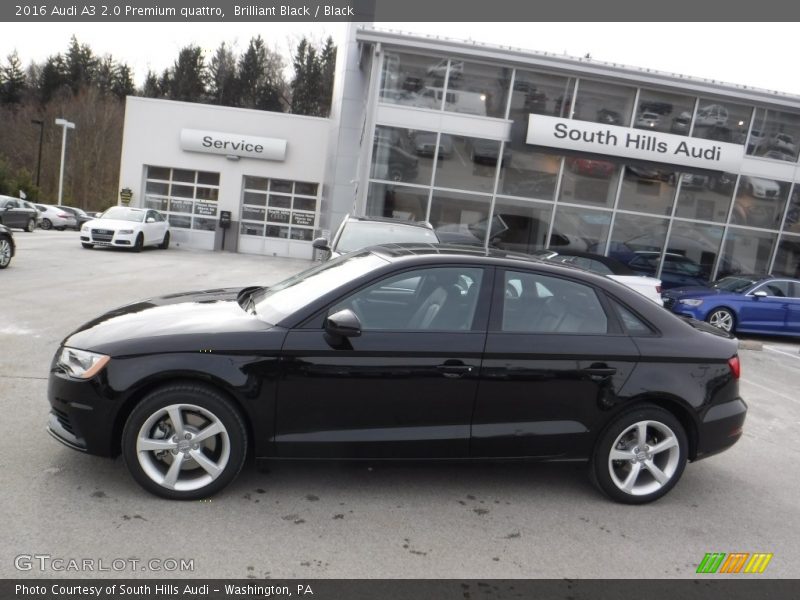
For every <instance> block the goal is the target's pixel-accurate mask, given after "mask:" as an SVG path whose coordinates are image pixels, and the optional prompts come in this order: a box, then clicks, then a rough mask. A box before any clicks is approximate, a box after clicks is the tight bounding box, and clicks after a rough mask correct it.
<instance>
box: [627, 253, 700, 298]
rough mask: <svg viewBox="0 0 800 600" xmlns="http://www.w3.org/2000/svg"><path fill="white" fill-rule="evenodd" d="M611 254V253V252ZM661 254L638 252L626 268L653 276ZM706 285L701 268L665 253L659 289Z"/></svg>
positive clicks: (679, 256) (680, 256)
mask: <svg viewBox="0 0 800 600" xmlns="http://www.w3.org/2000/svg"><path fill="white" fill-rule="evenodd" d="M612 254H613V252H612ZM660 259H661V252H651V251H645V250H640V251H636V252H634V255H633V258H632V259H631V260H630V261H629V262H628V266H629V267H630V268H631V269H633V270H634V271H636V272H637V273H641V274H643V275H650V276H654V275H655V274H656V272H657V270H658V262H659V260H660ZM706 283H708V278H707V277H706V273H705V272H704V271H703V267H702V266H700V265H698V264H697V263H696V262H694V261H693V260H691V259H690V258H687V257H685V256H683V255H682V254H675V253H673V252H667V253H666V255H665V256H664V266H663V267H662V269H661V287H662V288H663V289H665V290H666V289H670V288H674V287H682V286H687V285H705V284H706Z"/></svg>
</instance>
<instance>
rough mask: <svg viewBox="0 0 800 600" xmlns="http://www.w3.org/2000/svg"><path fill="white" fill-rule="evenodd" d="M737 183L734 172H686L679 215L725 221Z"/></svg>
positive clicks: (682, 183) (679, 204)
mask: <svg viewBox="0 0 800 600" xmlns="http://www.w3.org/2000/svg"><path fill="white" fill-rule="evenodd" d="M735 185H736V175H735V174H734V173H721V172H719V173H705V174H700V173H683V174H682V175H681V191H680V194H679V195H678V206H677V208H676V209H675V216H676V217H683V218H687V219H699V220H702V221H716V222H718V223H724V222H725V221H727V219H728V210H729V209H730V206H731V199H732V198H733V189H734V187H735Z"/></svg>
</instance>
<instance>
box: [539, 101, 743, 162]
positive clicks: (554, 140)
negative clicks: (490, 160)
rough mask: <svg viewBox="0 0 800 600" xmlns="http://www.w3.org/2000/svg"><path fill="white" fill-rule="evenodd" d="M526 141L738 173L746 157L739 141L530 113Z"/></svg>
mask: <svg viewBox="0 0 800 600" xmlns="http://www.w3.org/2000/svg"><path fill="white" fill-rule="evenodd" d="M526 142H527V143H528V144H532V145H534V146H549V147H551V148H560V149H564V150H574V151H577V152H588V153H591V154H607V155H610V156H618V157H620V158H629V159H634V160H643V161H649V162H662V163H669V164H672V165H681V166H685V167H693V168H696V169H711V170H714V171H728V172H738V171H739V168H740V166H741V163H742V159H743V158H744V146H740V145H738V144H730V143H727V142H718V141H715V140H704V139H699V138H692V137H686V136H683V135H675V134H672V133H660V132H657V131H648V130H645V129H632V128H629V127H620V126H618V125H603V124H600V123H590V122H587V121H576V120H571V119H559V118H557V117H547V116H543V115H529V117H528V136H527V139H526Z"/></svg>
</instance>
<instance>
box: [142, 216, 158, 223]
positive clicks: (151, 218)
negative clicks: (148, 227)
mask: <svg viewBox="0 0 800 600" xmlns="http://www.w3.org/2000/svg"><path fill="white" fill-rule="evenodd" d="M155 222H156V220H155V219H154V218H153V217H147V219H146V220H145V223H155Z"/></svg>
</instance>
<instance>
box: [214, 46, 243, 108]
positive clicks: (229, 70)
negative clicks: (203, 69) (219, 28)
mask: <svg viewBox="0 0 800 600" xmlns="http://www.w3.org/2000/svg"><path fill="white" fill-rule="evenodd" d="M208 70H209V73H210V78H209V79H210V86H209V87H210V89H209V95H210V99H211V102H212V103H213V104H220V105H222V106H237V104H238V101H239V98H238V93H239V90H238V87H239V78H238V76H237V72H236V57H235V56H234V55H233V51H232V50H231V49H230V48H228V47H227V46H226V45H225V42H222V43H221V44H220V46H219V48H217V51H216V52H215V53H214V56H213V57H212V58H211V65H210V66H209V69H208Z"/></svg>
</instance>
